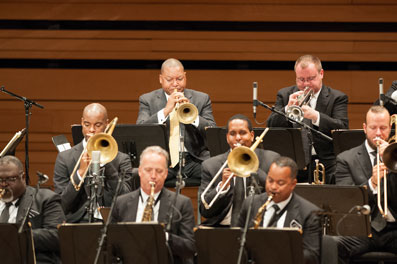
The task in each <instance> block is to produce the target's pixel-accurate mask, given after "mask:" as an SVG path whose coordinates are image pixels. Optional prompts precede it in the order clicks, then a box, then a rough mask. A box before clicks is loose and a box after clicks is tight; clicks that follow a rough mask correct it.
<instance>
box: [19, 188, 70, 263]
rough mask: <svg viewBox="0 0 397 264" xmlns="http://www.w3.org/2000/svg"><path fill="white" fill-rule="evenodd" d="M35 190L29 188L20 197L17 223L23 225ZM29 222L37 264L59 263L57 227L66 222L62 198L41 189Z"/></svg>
mask: <svg viewBox="0 0 397 264" xmlns="http://www.w3.org/2000/svg"><path fill="white" fill-rule="evenodd" d="M34 192H35V189H34V188H32V187H30V186H27V187H26V191H25V193H24V194H23V195H22V196H21V197H20V202H19V206H18V213H17V218H16V222H17V223H19V224H20V223H22V221H23V218H24V216H25V214H26V210H27V209H28V207H29V205H30V203H31V201H32V199H33V196H34ZM29 215H30V216H29V219H28V220H29V222H30V223H31V224H32V231H33V240H34V246H35V253H36V261H37V263H58V262H59V239H58V229H57V226H58V225H59V224H62V223H63V222H64V221H65V215H64V213H63V211H62V206H61V197H60V196H59V195H57V194H56V193H54V192H53V191H51V190H48V189H40V190H39V192H38V193H37V196H36V200H35V202H34V203H33V205H32V208H31V211H30V214H29Z"/></svg>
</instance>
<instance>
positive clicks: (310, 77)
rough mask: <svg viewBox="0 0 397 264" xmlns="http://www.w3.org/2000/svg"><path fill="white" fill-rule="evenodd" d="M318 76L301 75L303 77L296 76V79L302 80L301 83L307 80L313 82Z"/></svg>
mask: <svg viewBox="0 0 397 264" xmlns="http://www.w3.org/2000/svg"><path fill="white" fill-rule="evenodd" d="M317 76H318V75H315V76H309V77H307V78H303V77H301V78H296V80H297V81H298V82H301V83H304V82H305V81H306V82H312V81H314V80H315V79H316V78H317Z"/></svg>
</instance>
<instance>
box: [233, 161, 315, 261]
mask: <svg viewBox="0 0 397 264" xmlns="http://www.w3.org/2000/svg"><path fill="white" fill-rule="evenodd" d="M297 170H298V166H297V165H296V163H295V161H293V160H292V159H290V158H288V157H279V158H278V159H276V161H274V162H273V163H272V165H271V167H270V170H269V173H268V175H267V178H266V193H262V194H259V195H255V196H254V198H253V199H254V201H253V204H252V210H251V214H250V216H249V219H250V220H249V226H253V225H254V220H255V219H254V218H255V216H256V214H257V212H258V210H259V208H260V207H261V206H262V205H263V204H264V203H265V202H266V201H267V199H268V197H269V195H272V196H273V199H272V201H271V202H270V203H269V204H268V205H267V210H266V212H265V213H264V215H263V217H262V219H261V222H260V224H259V226H261V227H277V228H283V227H292V228H299V229H300V230H302V232H303V257H304V260H305V263H319V261H320V239H321V227H320V221H319V218H318V216H317V215H316V214H315V213H314V212H315V211H319V210H320V209H319V208H318V207H317V206H315V205H314V204H312V203H311V202H309V201H307V200H306V199H304V198H302V197H301V196H299V195H297V194H295V193H294V192H293V191H294V189H295V186H296V182H297V180H296V174H297ZM250 202H251V199H246V200H245V201H244V204H243V207H242V209H241V213H240V218H239V226H240V227H244V225H245V221H246V217H247V213H248V212H247V211H248V207H249V203H250ZM275 205H276V206H275ZM273 215H274V217H273ZM282 246H283V245H280V247H282Z"/></svg>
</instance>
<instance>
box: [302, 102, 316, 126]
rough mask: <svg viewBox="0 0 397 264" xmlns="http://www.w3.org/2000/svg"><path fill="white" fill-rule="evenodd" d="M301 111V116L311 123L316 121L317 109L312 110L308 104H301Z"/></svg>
mask: <svg viewBox="0 0 397 264" xmlns="http://www.w3.org/2000/svg"><path fill="white" fill-rule="evenodd" d="M302 111H303V117H304V118H307V119H310V120H312V123H316V122H317V118H318V111H316V110H314V109H313V108H311V107H310V106H308V105H303V106H302Z"/></svg>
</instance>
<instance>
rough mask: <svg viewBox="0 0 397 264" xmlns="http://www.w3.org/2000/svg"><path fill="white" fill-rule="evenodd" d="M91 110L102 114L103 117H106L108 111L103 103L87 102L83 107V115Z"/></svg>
mask: <svg viewBox="0 0 397 264" xmlns="http://www.w3.org/2000/svg"><path fill="white" fill-rule="evenodd" d="M92 112H95V113H98V114H103V116H104V117H105V119H108V111H107V110H106V108H105V107H104V106H103V105H101V104H99V103H92V104H89V105H87V106H86V107H84V110H83V116H84V115H88V114H90V113H92Z"/></svg>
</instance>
